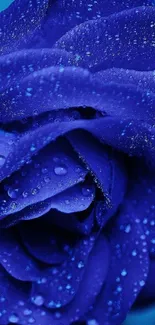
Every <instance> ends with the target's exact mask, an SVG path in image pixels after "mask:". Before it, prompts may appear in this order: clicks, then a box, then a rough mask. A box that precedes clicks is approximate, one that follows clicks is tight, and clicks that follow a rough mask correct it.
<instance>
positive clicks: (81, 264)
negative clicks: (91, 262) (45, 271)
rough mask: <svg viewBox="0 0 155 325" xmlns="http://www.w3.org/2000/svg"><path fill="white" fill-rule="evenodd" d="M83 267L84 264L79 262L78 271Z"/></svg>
mask: <svg viewBox="0 0 155 325" xmlns="http://www.w3.org/2000/svg"><path fill="white" fill-rule="evenodd" d="M83 267H84V263H83V262H82V261H80V262H79V263H78V269H82V268H83Z"/></svg>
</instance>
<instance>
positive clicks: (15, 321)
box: [9, 314, 19, 324]
mask: <svg viewBox="0 0 155 325" xmlns="http://www.w3.org/2000/svg"><path fill="white" fill-rule="evenodd" d="M18 321H19V317H18V315H16V314H12V315H11V316H10V317H9V322H11V323H13V324H17V322H18Z"/></svg>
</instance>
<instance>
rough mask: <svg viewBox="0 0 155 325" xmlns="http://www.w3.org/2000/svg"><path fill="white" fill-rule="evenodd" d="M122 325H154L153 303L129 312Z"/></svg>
mask: <svg viewBox="0 0 155 325" xmlns="http://www.w3.org/2000/svg"><path fill="white" fill-rule="evenodd" d="M122 325H155V305H152V306H151V307H149V308H146V309H143V310H136V311H134V312H131V313H130V315H129V316H128V317H127V319H126V321H125V322H124V323H123V324H122Z"/></svg>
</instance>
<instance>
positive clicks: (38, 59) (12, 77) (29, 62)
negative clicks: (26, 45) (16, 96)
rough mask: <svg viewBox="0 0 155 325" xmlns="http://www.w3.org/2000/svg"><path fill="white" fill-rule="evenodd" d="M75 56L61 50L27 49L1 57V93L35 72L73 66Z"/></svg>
mask: <svg viewBox="0 0 155 325" xmlns="http://www.w3.org/2000/svg"><path fill="white" fill-rule="evenodd" d="M73 62H74V61H73V56H72V55H71V54H70V53H68V52H66V51H61V50H52V49H47V48H46V49H40V50H35V49H29V50H28V49H25V50H22V51H17V52H13V53H10V54H8V55H3V56H1V57H0V82H1V85H0V91H4V90H5V89H7V88H9V87H10V86H11V85H13V84H17V83H19V82H20V81H21V80H22V79H23V78H24V77H26V76H28V75H29V74H31V73H32V72H34V71H39V70H41V69H43V68H47V67H50V66H55V65H59V66H64V65H65V66H69V65H73Z"/></svg>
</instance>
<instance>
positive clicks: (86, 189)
mask: <svg viewBox="0 0 155 325" xmlns="http://www.w3.org/2000/svg"><path fill="white" fill-rule="evenodd" d="M92 193H93V191H92V188H90V187H86V186H83V187H82V194H83V195H84V196H90V195H91V194H92Z"/></svg>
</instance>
